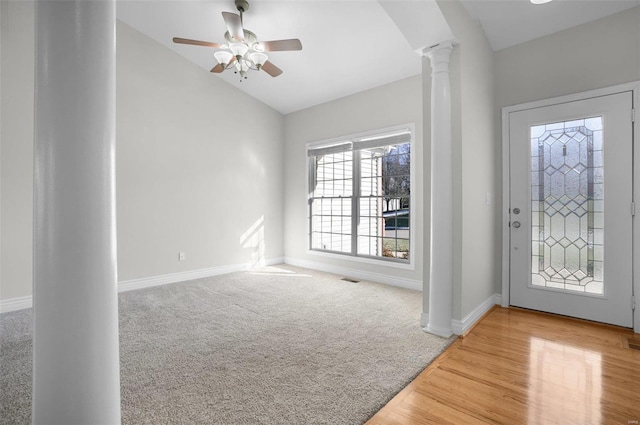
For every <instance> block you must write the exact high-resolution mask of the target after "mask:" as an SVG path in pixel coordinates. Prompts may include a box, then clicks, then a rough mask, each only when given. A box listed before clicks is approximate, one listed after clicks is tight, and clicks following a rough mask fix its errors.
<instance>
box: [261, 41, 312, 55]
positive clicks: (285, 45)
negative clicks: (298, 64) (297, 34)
mask: <svg viewBox="0 0 640 425" xmlns="http://www.w3.org/2000/svg"><path fill="white" fill-rule="evenodd" d="M260 44H261V45H262V49H263V50H264V51H265V52H282V51H286V50H302V43H301V42H300V40H298V39H297V38H291V39H288V40H272V41H261V42H260Z"/></svg>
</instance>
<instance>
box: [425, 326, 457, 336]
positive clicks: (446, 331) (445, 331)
mask: <svg viewBox="0 0 640 425" xmlns="http://www.w3.org/2000/svg"><path fill="white" fill-rule="evenodd" d="M422 330H423V331H425V332H426V333H430V334H432V335H437V336H441V337H443V338H449V337H450V336H451V335H453V329H451V328H438V327H435V326H433V325H430V324H429V325H427V326H425V327H424V328H422Z"/></svg>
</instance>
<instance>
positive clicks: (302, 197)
mask: <svg viewBox="0 0 640 425" xmlns="http://www.w3.org/2000/svg"><path fill="white" fill-rule="evenodd" d="M407 123H413V124H415V130H416V132H415V141H416V142H415V145H414V151H413V152H412V166H415V167H416V168H415V170H416V171H417V173H416V178H415V180H416V181H415V192H414V198H413V205H414V207H413V210H412V214H415V223H416V229H415V231H416V233H415V234H416V235H417V238H416V239H417V240H416V249H415V250H416V252H415V253H414V258H415V259H417V261H415V260H414V263H415V269H414V270H405V269H398V268H394V267H390V266H385V265H383V264H367V263H362V262H359V261H357V260H351V259H349V258H347V257H344V258H330V257H327V256H321V255H318V254H309V253H308V252H307V245H306V244H307V240H308V239H307V237H306V235H307V233H308V225H307V181H308V177H307V166H306V165H307V156H306V144H307V143H308V142H314V141H321V140H326V139H331V138H335V137H341V136H345V135H349V134H355V133H359V132H365V131H370V130H376V129H380V128H385V127H392V126H397V125H402V124H407ZM285 134H286V137H285V140H286V148H285V163H286V164H287V168H286V174H285V221H286V223H287V225H286V226H285V257H286V258H287V259H289V260H297V261H302V262H305V261H306V262H312V263H316V264H322V265H323V266H325V267H329V268H331V267H334V268H335V267H341V268H347V269H352V270H356V271H361V272H367V273H375V274H379V275H382V276H387V277H391V278H394V277H400V278H404V279H410V280H414V281H418V282H421V281H422V270H423V261H422V259H423V256H424V247H423V243H422V237H421V233H422V226H423V213H424V212H423V211H422V208H420V207H417V208H416V206H420V205H422V202H423V192H424V186H423V182H422V170H423V168H424V166H423V162H422V152H423V141H422V140H423V136H422V87H421V77H420V76H419V75H417V76H415V77H410V78H407V79H404V80H401V81H397V82H395V83H391V84H387V85H385V86H381V87H378V88H374V89H371V90H367V91H364V92H361V93H357V94H354V95H351V96H347V97H344V98H341V99H337V100H335V101H332V102H328V103H325V104H322V105H318V106H314V107H311V108H308V109H304V110H302V111H298V112H294V113H291V114H288V115H287V116H286V117H285ZM378 263H379V262H378Z"/></svg>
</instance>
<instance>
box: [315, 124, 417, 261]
mask: <svg viewBox="0 0 640 425" xmlns="http://www.w3.org/2000/svg"><path fill="white" fill-rule="evenodd" d="M403 131H405V132H409V134H410V139H409V141H408V143H409V144H410V151H411V166H410V169H409V176H410V180H411V181H410V185H409V187H410V194H409V259H408V261H407V260H404V259H393V258H387V257H377V256H369V255H358V254H352V253H346V252H345V253H341V252H336V251H328V250H327V251H325V250H320V249H312V248H311V208H310V203H311V199H312V197H313V196H312V194H313V187H312V180H313V175H312V170H313V168H312V167H311V162H312V158H314V157H313V156H311V157H310V156H309V155H308V152H309V151H310V150H314V149H320V148H329V147H331V146H339V145H341V144H347V143H348V144H351V143H354V142H356V143H357V142H359V141H361V140H362V139H368V138H374V137H383V136H385V135H392V134H397V133H400V132H403ZM415 136H416V132H415V125H414V124H413V123H410V124H403V125H399V126H394V127H385V128H381V129H377V130H371V131H366V132H361V133H355V134H349V135H346V136H341V137H336V138H332V139H325V140H320V141H313V142H309V143H307V144H306V149H305V160H306V168H307V170H306V171H307V174H306V175H307V184H306V187H307V200H306V201H307V206H306V211H307V221H306V231H305V233H306V247H307V254H311V255H317V256H320V257H326V258H334V259H339V260H348V261H354V262H359V263H366V264H375V265H384V266H389V267H394V268H399V269H407V270H414V269H415V263H416V250H415V247H416V205H415V203H416V196H415V193H416V191H415V186H416V177H415V175H416V164H417V162H416V161H417V158H416V156H415V155H416V151H415ZM354 195H355V194H354ZM354 199H357V198H356V197H355V196H354Z"/></svg>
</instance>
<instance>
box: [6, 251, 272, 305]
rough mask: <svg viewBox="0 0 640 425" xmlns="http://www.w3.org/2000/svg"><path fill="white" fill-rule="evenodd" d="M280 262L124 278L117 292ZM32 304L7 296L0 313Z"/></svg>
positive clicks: (21, 298) (30, 300)
mask: <svg viewBox="0 0 640 425" xmlns="http://www.w3.org/2000/svg"><path fill="white" fill-rule="evenodd" d="M282 263H284V258H283V257H277V258H271V259H269V260H265V261H264V262H262V263H261V264H259V265H253V264H250V263H245V264H233V265H228V266H218V267H210V268H206V269H198V270H190V271H186V272H179V273H170V274H165V275H160V276H151V277H143V278H141V279H131V280H125V281H121V282H119V283H118V292H128V291H134V290H137V289H143V288H151V287H154V286H162V285H168V284H171V283H178V282H186V281H189V280H193V279H202V278H205V277H212V276H220V275H223V274H229V273H234V272H240V271H246V270H250V269H252V268H255V267H261V266H273V265H276V264H282ZM32 306H33V298H32V296H31V295H29V296H26V297H16V298H9V299H6V300H0V313H8V312H10V311H16V310H23V309H26V308H31V307H32Z"/></svg>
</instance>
